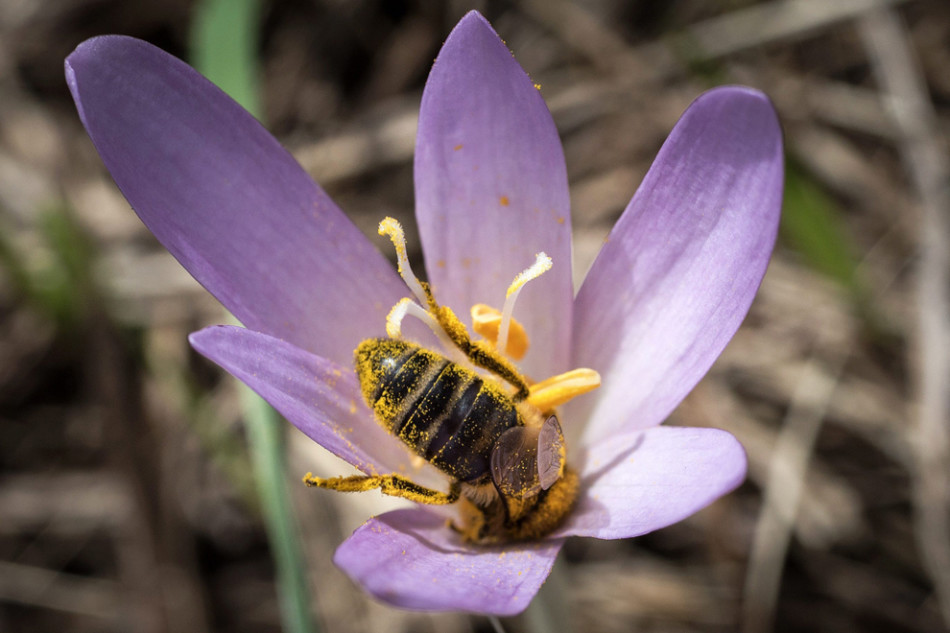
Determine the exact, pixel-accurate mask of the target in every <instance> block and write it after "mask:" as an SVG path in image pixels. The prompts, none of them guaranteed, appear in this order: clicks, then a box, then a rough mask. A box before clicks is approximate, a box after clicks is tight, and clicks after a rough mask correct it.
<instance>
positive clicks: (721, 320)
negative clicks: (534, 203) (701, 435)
mask: <svg viewBox="0 0 950 633" xmlns="http://www.w3.org/2000/svg"><path fill="white" fill-rule="evenodd" d="M782 173H783V163H782V135H781V130H780V128H779V124H778V120H777V118H776V115H775V111H774V109H773V108H772V105H771V103H770V102H769V100H768V98H766V97H765V96H764V95H763V94H761V93H759V92H757V91H755V90H751V89H747V88H738V87H727V88H720V89H716V90H711V91H709V92H707V93H705V94H704V95H702V96H700V97H699V98H698V99H697V100H696V101H695V102H694V103H693V104H692V105H691V106H690V107H689V109H688V110H687V111H686V112H685V114H683V117H682V118H681V119H680V120H679V122H678V123H677V124H676V127H675V128H674V129H673V131H672V133H671V134H670V137H669V138H668V139H667V141H666V143H665V144H664V145H663V148H662V149H661V150H660V153H659V155H658V156H657V158H656V161H654V163H653V166H652V167H651V168H650V171H649V172H648V173H647V175H646V177H645V178H644V180H643V183H642V184H641V185H640V188H639V189H638V190H637V193H636V195H635V196H634V197H633V200H632V201H631V202H630V205H629V206H628V207H627V209H626V211H624V214H623V216H622V217H621V218H620V220H619V221H618V222H617V225H616V226H615V227H614V229H613V231H612V232H611V234H610V236H609V237H608V238H607V242H606V244H605V245H604V247H603V249H602V250H601V252H600V254H599V255H598V257H597V260H596V261H595V262H594V265H593V267H592V268H591V270H590V273H589V274H588V276H587V279H586V280H585V281H584V283H583V285H582V287H581V289H580V292H579V293H578V296H577V299H576V301H575V307H574V309H575V318H574V338H573V344H574V364H575V365H576V366H581V367H591V368H593V369H596V370H597V371H599V372H600V375H601V377H602V378H603V385H602V386H601V388H600V392H599V394H598V395H599V397H598V398H597V399H596V401H595V404H593V406H591V405H590V404H588V405H586V406H587V408H588V411H587V412H581V411H580V410H579V409H580V407H583V406H585V405H583V404H581V403H580V402H579V403H578V406H576V407H574V408H573V409H572V413H573V415H575V416H583V417H582V418H581V419H589V420H590V421H591V422H590V424H589V426H588V427H587V429H586V430H585V440H589V439H592V438H599V437H604V436H606V435H609V434H611V433H613V432H615V431H617V430H618V429H621V428H631V427H632V428H644V427H650V426H654V425H656V424H659V423H660V422H662V421H663V420H664V419H665V418H666V416H667V415H669V413H670V412H671V411H672V410H673V408H674V407H676V405H677V404H679V402H680V401H681V400H682V399H683V398H684V397H685V396H686V394H687V393H688V392H689V391H690V390H691V389H692V388H693V386H694V385H695V384H696V383H697V382H698V381H699V379H700V378H701V377H702V376H703V375H704V374H705V373H706V371H707V370H708V369H709V367H710V365H712V363H713V361H714V360H715V359H716V357H717V356H718V355H719V354H720V352H722V349H723V348H724V347H725V346H726V343H728V341H729V339H730V338H732V335H733V334H734V333H735V331H736V329H737V328H738V327H739V324H740V323H741V322H742V319H743V318H744V317H745V314H746V312H747V311H748V309H749V305H750V304H751V303H752V298H753V297H754V296H755V292H756V290H757V289H758V287H759V283H760V282H761V280H762V276H763V275H764V274H765V269H766V266H767V265H768V261H769V256H770V255H771V253H772V247H773V245H774V243H775V235H776V231H777V229H778V220H779V212H780V208H781V201H782ZM591 408H592V410H590V409H591Z"/></svg>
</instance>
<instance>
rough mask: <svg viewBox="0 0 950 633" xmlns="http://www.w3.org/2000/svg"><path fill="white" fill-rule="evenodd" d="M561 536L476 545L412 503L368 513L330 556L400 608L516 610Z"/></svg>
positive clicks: (546, 568)
mask: <svg viewBox="0 0 950 633" xmlns="http://www.w3.org/2000/svg"><path fill="white" fill-rule="evenodd" d="M563 543H564V541H563V539H548V540H546V541H541V542H535V543H518V544H514V545H511V544H509V545H506V546H504V547H476V546H473V545H466V544H464V543H462V542H461V541H460V540H459V539H458V536H457V535H456V534H455V533H454V532H453V531H452V530H451V529H450V528H449V527H448V526H447V525H446V520H445V518H443V517H440V516H438V515H436V514H433V513H431V512H427V511H425V510H420V509H407V510H396V511H393V512H388V513H386V514H383V515H381V516H378V517H376V518H374V519H370V520H369V521H367V522H366V523H365V524H364V525H363V526H361V527H360V528H359V529H357V530H356V531H355V532H354V533H353V535H352V536H351V537H350V538H349V539H347V540H346V541H345V542H344V543H343V544H342V545H340V547H339V548H338V549H337V551H336V555H335V556H334V557H333V562H335V563H336V564H337V566H339V567H340V568H341V569H343V571H345V572H346V573H347V574H348V575H349V576H350V577H351V578H352V579H353V580H354V581H356V582H358V583H359V584H360V585H362V586H363V587H364V588H365V589H366V590H367V591H368V592H370V593H371V594H372V595H373V596H375V597H376V598H378V599H380V600H382V601H383V602H386V603H388V604H391V605H394V606H397V607H402V608H406V609H420V610H426V611H472V612H475V613H486V614H493V615H501V616H506V615H514V614H516V613H520V612H521V611H523V610H524V609H525V608H527V606H528V604H529V603H530V602H531V599H532V598H534V596H535V594H536V593H537V592H538V589H539V588H540V587H541V584H542V583H543V582H544V580H545V578H547V576H548V574H549V573H550V572H551V566H552V565H553V564H554V559H555V557H556V556H557V553H558V551H559V550H560V549H561V545H563Z"/></svg>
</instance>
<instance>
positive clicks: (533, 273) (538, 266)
mask: <svg viewBox="0 0 950 633" xmlns="http://www.w3.org/2000/svg"><path fill="white" fill-rule="evenodd" d="M553 265H554V262H553V261H551V258H550V257H548V256H547V255H546V254H544V253H538V254H537V255H535V260H534V264H532V265H531V266H529V267H528V268H525V269H524V270H523V271H521V272H520V273H518V276H517V277H515V280H514V281H512V282H511V285H510V286H508V292H506V293H505V298H507V297H510V296H511V295H512V294H514V293H516V292H518V291H519V290H521V288H522V287H523V286H524V285H525V284H526V283H528V282H529V281H531V280H532V279H537V278H538V277H540V276H541V275H543V274H544V273H546V272H548V271H549V270H551V266H553Z"/></svg>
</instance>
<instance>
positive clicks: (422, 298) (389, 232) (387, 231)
mask: <svg viewBox="0 0 950 633" xmlns="http://www.w3.org/2000/svg"><path fill="white" fill-rule="evenodd" d="M379 234H380V235H386V236H387V237H389V239H390V240H392V243H393V246H394V247H396V263H397V265H398V270H399V275H400V276H401V277H402V279H403V281H405V282H406V285H407V286H409V290H411V291H412V294H414V295H416V298H417V299H418V300H419V302H420V303H422V304H423V305H426V304H427V303H428V301H429V297H428V295H427V294H426V291H425V290H423V288H422V284H421V283H420V282H419V279H418V278H417V277H416V276H415V274H414V273H413V272H412V267H411V266H410V265H409V254H408V251H407V250H406V233H405V232H404V231H403V230H402V225H401V224H399V222H398V221H397V220H396V219H394V218H390V217H386V218H383V221H382V222H380V223H379Z"/></svg>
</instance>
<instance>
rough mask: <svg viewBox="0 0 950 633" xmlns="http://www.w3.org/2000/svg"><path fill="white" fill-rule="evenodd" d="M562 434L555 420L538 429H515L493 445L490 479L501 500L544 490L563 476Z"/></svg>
mask: <svg viewBox="0 0 950 633" xmlns="http://www.w3.org/2000/svg"><path fill="white" fill-rule="evenodd" d="M564 461H565V444H564V434H563V433H562V432H561V425H560V424H559V423H558V421H557V417H555V416H553V415H552V416H550V417H549V418H548V419H547V420H545V422H544V424H542V425H541V427H540V428H536V427H527V426H516V427H513V428H510V429H508V430H507V431H505V432H504V433H502V434H501V436H500V437H499V438H498V440H497V441H496V442H495V447H494V449H493V450H492V454H491V477H492V481H494V482H495V486H496V487H497V488H498V490H499V491H500V492H501V493H502V494H503V495H505V496H508V497H520V498H522V499H523V498H526V497H530V496H533V495H536V494H538V493H539V492H541V491H542V490H547V489H548V488H550V487H551V486H553V485H554V482H556V481H557V480H558V479H560V478H561V475H563V474H564Z"/></svg>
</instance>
